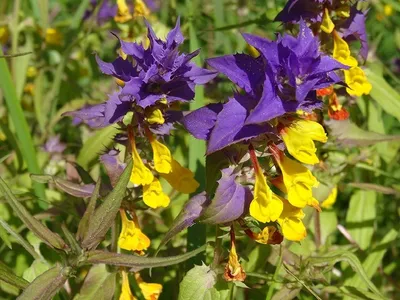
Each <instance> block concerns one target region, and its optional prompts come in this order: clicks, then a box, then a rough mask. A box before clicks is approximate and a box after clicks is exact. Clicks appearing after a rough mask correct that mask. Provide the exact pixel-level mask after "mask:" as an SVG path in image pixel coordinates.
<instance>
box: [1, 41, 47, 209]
mask: <svg viewBox="0 0 400 300" xmlns="http://www.w3.org/2000/svg"><path fill="white" fill-rule="evenodd" d="M0 55H3V50H2V49H1V47H0ZM0 88H1V89H2V91H3V94H4V98H5V102H6V104H7V108H8V112H9V114H10V117H11V120H12V122H13V125H14V127H15V131H16V135H17V141H18V145H19V148H20V150H21V153H22V156H23V157H24V160H25V162H26V164H27V167H28V171H29V172H30V173H40V168H39V165H38V162H37V160H36V150H35V147H34V145H33V141H32V138H31V136H30V132H29V127H28V123H27V121H26V119H25V116H24V113H23V111H22V107H21V104H20V101H19V100H18V97H17V93H16V90H15V86H14V83H13V82H12V79H11V73H10V70H9V68H8V66H7V63H6V60H5V59H4V58H0ZM33 187H34V190H35V194H36V196H37V197H39V198H40V199H44V198H45V193H44V186H43V184H39V183H33ZM39 205H41V206H47V205H46V204H45V203H44V202H43V201H40V202H39Z"/></svg>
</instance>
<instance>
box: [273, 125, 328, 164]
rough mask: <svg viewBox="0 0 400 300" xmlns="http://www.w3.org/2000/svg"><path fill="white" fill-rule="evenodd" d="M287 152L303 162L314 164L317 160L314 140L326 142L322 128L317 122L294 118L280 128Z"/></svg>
mask: <svg viewBox="0 0 400 300" xmlns="http://www.w3.org/2000/svg"><path fill="white" fill-rule="evenodd" d="M280 133H281V137H282V139H283V141H284V142H285V145H286V148H287V150H288V151H289V153H290V154H291V155H292V156H293V157H294V158H296V159H297V160H299V161H301V162H302V163H305V164H310V165H314V164H316V163H318V162H319V159H318V157H317V155H316V151H317V149H316V147H315V144H314V141H320V142H322V143H326V141H327V137H326V133H325V131H324V128H323V127H322V126H321V125H320V124H319V123H317V122H314V121H309V120H301V119H298V120H295V121H293V122H291V124H290V125H289V126H285V127H283V128H282V129H281V130H280Z"/></svg>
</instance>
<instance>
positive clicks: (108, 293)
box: [74, 265, 116, 300]
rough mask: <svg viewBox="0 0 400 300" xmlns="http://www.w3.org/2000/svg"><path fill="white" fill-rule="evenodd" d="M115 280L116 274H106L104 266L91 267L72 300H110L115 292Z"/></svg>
mask: <svg viewBox="0 0 400 300" xmlns="http://www.w3.org/2000/svg"><path fill="white" fill-rule="evenodd" d="M115 278H116V273H110V272H108V271H107V268H106V265H95V266H93V267H91V268H90V270H89V272H88V274H87V275H86V277H85V281H84V282H83V285H82V287H81V289H80V291H79V294H77V295H76V296H75V297H74V300H87V299H101V300H111V299H112V297H113V296H114V292H115Z"/></svg>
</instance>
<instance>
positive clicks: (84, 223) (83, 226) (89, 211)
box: [76, 178, 101, 241]
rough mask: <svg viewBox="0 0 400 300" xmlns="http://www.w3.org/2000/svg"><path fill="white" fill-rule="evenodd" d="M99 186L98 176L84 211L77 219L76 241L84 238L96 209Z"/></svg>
mask: <svg viewBox="0 0 400 300" xmlns="http://www.w3.org/2000/svg"><path fill="white" fill-rule="evenodd" d="M100 186H101V179H100V178H99V180H98V181H97V183H96V187H95V189H94V192H93V195H92V197H90V200H89V203H88V205H87V207H86V210H85V213H84V214H83V217H82V219H81V220H80V221H79V225H78V231H77V233H76V239H77V240H78V241H83V240H84V238H85V235H86V233H87V231H88V229H89V224H90V219H91V218H92V217H93V213H94V211H95V209H96V202H97V199H98V198H99V196H100Z"/></svg>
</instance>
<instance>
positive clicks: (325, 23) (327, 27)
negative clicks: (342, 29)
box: [321, 8, 335, 33]
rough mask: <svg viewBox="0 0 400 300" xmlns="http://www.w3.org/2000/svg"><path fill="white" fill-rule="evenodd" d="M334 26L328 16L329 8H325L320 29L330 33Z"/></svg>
mask: <svg viewBox="0 0 400 300" xmlns="http://www.w3.org/2000/svg"><path fill="white" fill-rule="evenodd" d="M334 28H335V24H333V22H332V20H331V17H330V16H329V10H328V9H327V8H325V12H324V17H323V18H322V23H321V30H322V31H324V32H326V33H331V32H332V31H333V29H334Z"/></svg>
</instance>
